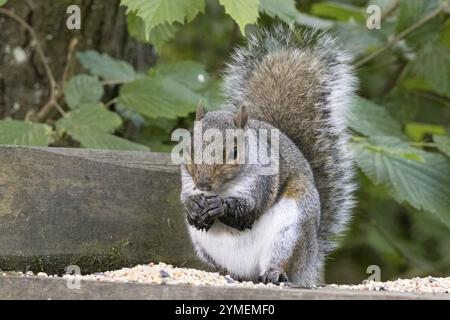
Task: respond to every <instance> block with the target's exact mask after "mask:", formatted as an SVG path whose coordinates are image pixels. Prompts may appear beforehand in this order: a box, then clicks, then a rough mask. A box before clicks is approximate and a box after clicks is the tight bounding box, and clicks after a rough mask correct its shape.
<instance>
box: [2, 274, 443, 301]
mask: <svg viewBox="0 0 450 320" xmlns="http://www.w3.org/2000/svg"><path fill="white" fill-rule="evenodd" d="M0 288H2V290H0V299H5V300H13V299H14V300H15V299H19V300H27V299H46V300H47V299H51V300H61V299H64V300H65V299H68V300H72V299H73V300H85V299H88V300H105V299H114V300H116V299H120V300H128V299H136V300H143V299H144V300H145V299H147V300H160V299H163V300H204V299H213V300H219V299H224V300H258V299H260V300H279V299H294V300H322V299H323V300H438V299H443V300H450V295H449V294H437V293H402V292H386V291H383V292H374V291H356V290H355V291H353V290H341V289H329V288H319V289H291V288H247V287H243V288H240V287H231V286H230V287H209V286H188V285H152V284H142V283H120V282H98V281H81V285H80V289H68V288H67V279H62V278H40V277H16V276H3V277H1V276H0Z"/></svg>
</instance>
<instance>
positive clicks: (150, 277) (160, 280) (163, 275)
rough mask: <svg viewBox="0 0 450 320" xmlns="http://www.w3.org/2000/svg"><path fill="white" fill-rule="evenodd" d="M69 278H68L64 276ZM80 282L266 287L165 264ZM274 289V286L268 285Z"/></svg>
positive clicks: (140, 267)
mask: <svg viewBox="0 0 450 320" xmlns="http://www.w3.org/2000/svg"><path fill="white" fill-rule="evenodd" d="M64 277H70V276H64ZM81 279H82V280H93V281H111V282H139V283H152V284H169V285H177V284H183V285H194V286H202V285H203V286H230V285H231V286H240V287H267V286H266V285H264V284H262V283H259V284H254V283H253V282H250V281H247V282H239V281H236V280H234V279H232V278H231V277H230V276H228V275H225V276H223V275H220V274H219V273H217V272H207V271H202V270H196V269H188V268H176V267H174V266H172V265H168V264H165V263H162V262H160V263H158V264H154V263H150V264H148V265H137V266H135V267H133V268H123V269H120V270H115V271H107V272H99V273H95V274H91V275H85V276H82V277H81ZM270 286H272V287H275V286H274V285H270Z"/></svg>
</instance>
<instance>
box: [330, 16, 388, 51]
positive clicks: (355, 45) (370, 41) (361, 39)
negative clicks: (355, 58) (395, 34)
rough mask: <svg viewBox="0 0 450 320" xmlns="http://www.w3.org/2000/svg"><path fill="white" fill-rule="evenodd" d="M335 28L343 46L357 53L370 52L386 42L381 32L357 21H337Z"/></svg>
mask: <svg viewBox="0 0 450 320" xmlns="http://www.w3.org/2000/svg"><path fill="white" fill-rule="evenodd" d="M333 29H334V31H335V32H336V34H337V36H338V39H339V40H340V41H341V42H342V43H343V46H344V47H345V48H347V49H348V50H349V51H350V52H353V53H354V54H355V55H356V54H365V53H368V52H370V51H372V50H374V49H376V48H379V47H380V46H382V45H383V44H384V42H385V39H384V37H383V35H382V34H381V33H378V32H373V30H369V29H367V28H366V26H363V25H361V24H358V23H355V22H350V23H343V22H337V23H336V24H335V27H334V28H333Z"/></svg>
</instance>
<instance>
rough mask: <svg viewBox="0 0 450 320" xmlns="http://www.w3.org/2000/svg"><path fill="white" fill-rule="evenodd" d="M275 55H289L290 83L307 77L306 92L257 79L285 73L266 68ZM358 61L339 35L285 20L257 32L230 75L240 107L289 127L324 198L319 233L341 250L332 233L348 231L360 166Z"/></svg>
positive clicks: (325, 246) (233, 99) (326, 246)
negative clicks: (353, 148)
mask: <svg viewBox="0 0 450 320" xmlns="http://www.w3.org/2000/svg"><path fill="white" fill-rule="evenodd" d="M267 56H278V57H279V58H280V60H281V61H284V62H282V63H285V64H286V67H287V69H288V71H289V72H290V74H289V76H288V75H286V74H285V75H283V76H284V79H283V80H285V81H286V82H288V86H298V85H299V84H301V83H305V85H303V88H302V89H303V91H302V92H301V94H302V95H301V96H295V95H291V94H290V92H286V91H287V90H288V88H287V87H286V86H284V84H282V83H278V87H275V88H273V87H272V88H268V87H267V86H264V83H261V82H252V78H253V79H254V78H255V73H256V72H259V77H260V78H261V79H264V80H267V79H270V78H273V77H274V76H277V75H279V74H277V75H274V74H273V73H272V70H271V69H269V68H261V65H262V62H263V61H264V59H266V58H267ZM302 60H303V61H304V64H301V62H302ZM292 61H296V62H299V63H300V65H299V67H300V69H299V70H293V69H292V67H293V66H292V65H289V64H288V63H289V62H292ZM350 61H351V56H350V54H349V53H348V52H346V51H345V50H343V49H342V48H341V47H340V46H339V45H338V44H337V40H336V39H335V38H333V37H332V36H330V35H328V34H326V33H322V32H319V31H298V30H294V29H292V28H287V27H284V26H282V25H280V26H278V27H276V28H275V29H274V30H262V31H260V32H259V33H257V34H254V35H252V36H251V37H250V40H249V41H248V44H247V46H246V47H242V48H238V49H237V50H236V52H235V54H234V56H233V58H232V62H231V63H230V64H228V68H227V70H226V72H225V79H224V80H225V86H224V89H225V94H226V96H227V97H228V98H229V106H230V107H231V108H232V110H235V109H236V108H238V107H239V106H241V105H243V104H245V105H246V106H247V112H248V114H249V117H250V118H253V119H259V120H261V121H264V122H267V123H270V124H271V125H273V126H275V127H277V128H279V129H280V130H281V131H283V132H284V133H285V134H286V135H287V136H288V137H289V138H291V139H292V140H293V141H294V143H295V144H296V145H297V146H298V147H299V149H300V150H301V151H302V152H303V154H304V155H305V157H306V159H307V160H308V162H309V163H310V164H311V166H312V169H313V172H314V178H315V181H316V184H317V187H318V189H319V194H320V198H321V206H322V217H321V227H320V232H319V237H320V240H321V243H320V247H321V251H322V252H323V253H324V254H327V253H329V252H330V251H331V250H332V249H333V248H334V244H333V241H332V239H333V238H334V237H335V236H336V235H337V234H339V233H340V232H341V231H343V229H344V228H345V226H346V225H347V222H348V220H349V219H350V214H351V209H352V208H353V197H352V193H353V191H354V189H355V185H354V183H353V177H354V168H353V160H352V158H353V157H352V155H351V153H350V151H349V150H347V149H346V143H347V141H348V139H349V134H348V132H347V127H346V116H347V112H348V109H349V99H350V97H351V95H352V94H353V92H354V90H355V87H356V83H357V81H356V78H355V77H354V75H353V70H352V68H351V67H350V66H349V63H350ZM272 67H273V66H272ZM302 67H303V68H304V69H302ZM257 70H258V71H257ZM292 91H294V90H292ZM292 91H291V92H292ZM308 100H309V101H308Z"/></svg>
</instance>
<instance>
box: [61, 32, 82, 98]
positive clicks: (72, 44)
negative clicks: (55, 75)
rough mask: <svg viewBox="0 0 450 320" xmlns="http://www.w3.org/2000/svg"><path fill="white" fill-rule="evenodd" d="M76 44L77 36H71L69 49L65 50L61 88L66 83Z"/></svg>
mask: <svg viewBox="0 0 450 320" xmlns="http://www.w3.org/2000/svg"><path fill="white" fill-rule="evenodd" d="M77 45H78V38H72V40H70V44H69V49H68V50H67V59H66V67H65V68H64V73H63V77H62V80H61V88H62V89H64V87H65V86H66V83H67V78H68V77H69V70H70V66H71V65H72V59H73V53H74V52H75V48H76V47H77Z"/></svg>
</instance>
